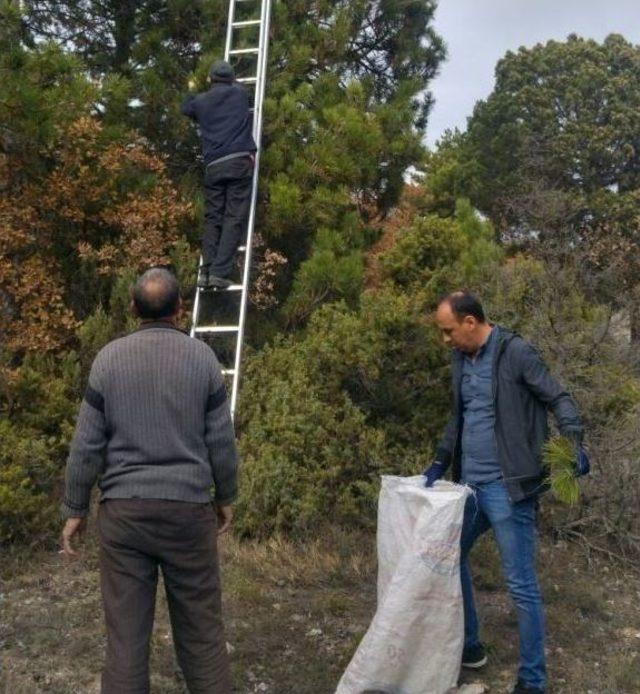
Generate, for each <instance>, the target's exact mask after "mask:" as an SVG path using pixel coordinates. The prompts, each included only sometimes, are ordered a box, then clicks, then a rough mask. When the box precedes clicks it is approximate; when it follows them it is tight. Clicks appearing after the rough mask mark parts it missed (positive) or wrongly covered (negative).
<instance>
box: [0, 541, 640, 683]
mask: <svg viewBox="0 0 640 694" xmlns="http://www.w3.org/2000/svg"><path fill="white" fill-rule="evenodd" d="M95 542H96V540H95V537H92V536H89V537H88V538H87V541H86V543H85V546H84V551H83V556H82V559H81V560H80V561H77V562H73V563H66V562H64V561H62V560H61V558H60V557H59V556H58V555H57V554H56V553H55V552H36V553H33V552H32V553H30V554H27V553H24V554H22V555H17V556H16V557H13V558H12V559H11V560H10V562H5V563H4V566H3V570H4V572H5V575H6V576H7V577H6V578H5V580H4V582H3V583H2V586H1V587H0V658H1V659H2V669H1V670H0V692H11V693H12V694H39V693H40V692H55V693H59V694H78V693H84V692H86V693H87V694H91V693H92V692H96V693H97V692H98V691H99V677H100V668H101V663H102V657H103V649H104V628H103V621H102V607H101V603H100V594H99V590H98V569H97V560H96V550H95ZM374 552H375V538H374V537H373V536H371V535H355V534H340V533H331V534H328V535H327V536H325V537H323V538H322V539H321V540H316V541H314V542H310V543H306V544H304V545H301V544H293V543H289V542H286V541H284V540H276V541H271V542H267V543H242V542H238V541H237V540H235V539H233V538H225V539H224V540H223V542H222V547H221V555H222V561H223V582H224V596H225V606H224V609H225V617H226V625H227V641H228V648H229V650H230V652H231V657H232V662H233V669H234V681H235V685H236V689H235V690H236V691H237V692H242V693H243V694H245V693H246V694H249V693H254V692H267V693H271V694H294V693H295V694H331V692H333V691H334V689H335V685H336V683H337V681H338V680H339V678H340V675H341V674H342V672H343V671H344V668H345V667H346V665H347V663H348V662H349V660H350V658H351V656H352V655H353V652H354V650H355V648H356V647H357V645H358V643H359V640H360V639H361V638H362V636H363V634H364V632H365V631H366V628H367V626H368V624H369V621H370V619H371V617H372V615H373V612H374V610H375V579H376V567H375V556H374ZM472 561H473V570H474V574H475V581H476V585H477V587H478V591H477V602H478V610H479V613H480V616H481V618H482V620H483V638H484V640H485V643H486V645H487V648H488V651H489V656H490V660H489V664H488V665H487V667H486V668H485V669H484V670H483V671H482V672H481V673H479V674H475V675H473V676H468V675H466V674H464V675H463V678H462V682H465V683H471V682H482V683H483V684H484V685H485V686H486V687H487V691H489V692H506V691H509V687H510V686H512V684H513V679H514V675H515V668H516V664H517V638H516V620H515V615H514V611H513V609H512V607H511V604H510V602H509V599H508V597H507V596H506V594H505V591H504V586H503V583H502V578H501V576H500V569H499V562H498V558H497V555H496V552H495V548H494V545H493V543H492V542H490V541H489V540H488V539H487V540H486V541H483V542H481V543H479V546H478V547H477V548H475V550H474V554H473V555H472ZM540 571H541V578H542V583H543V590H544V595H545V601H546V606H547V622H548V632H549V638H548V654H549V669H550V681H551V685H552V686H551V687H550V689H549V691H550V692H554V693H557V694H560V693H566V694H573V693H575V694H578V693H580V694H589V693H591V694H608V693H611V694H622V693H624V692H629V693H632V692H640V656H639V655H638V653H639V651H640V580H639V577H638V574H636V573H635V572H633V571H631V570H630V569H629V568H628V567H624V566H620V565H618V564H613V563H611V562H608V561H605V560H604V559H603V558H600V557H591V558H590V559H588V558H587V557H585V555H584V552H583V551H582V550H581V549H579V548H577V547H575V546H572V545H567V544H564V543H560V544H557V543H556V544H553V543H552V542H551V541H550V540H543V542H542V545H541V551H540ZM151 652H152V654H151V668H152V673H153V676H152V691H153V692H154V694H184V693H185V692H186V688H185V687H184V683H183V681H182V679H181V675H180V672H179V669H178V668H177V666H176V663H175V658H174V655H173V644H172V639H171V631H170V628H169V621H168V616H167V609H166V602H165V599H164V595H163V591H162V586H160V587H159V595H158V612H157V618H156V625H155V628H154V633H153V638H152V648H151ZM427 656H428V654H425V657H427Z"/></svg>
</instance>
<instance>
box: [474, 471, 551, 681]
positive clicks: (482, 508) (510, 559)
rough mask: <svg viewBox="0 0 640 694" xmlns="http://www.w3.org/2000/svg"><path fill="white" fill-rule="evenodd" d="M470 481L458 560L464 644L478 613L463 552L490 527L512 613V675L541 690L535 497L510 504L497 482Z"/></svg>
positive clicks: (541, 636)
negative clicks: (515, 635)
mask: <svg viewBox="0 0 640 694" xmlns="http://www.w3.org/2000/svg"><path fill="white" fill-rule="evenodd" d="M470 486H471V488H472V489H473V491H474V494H473V495H471V496H469V498H468V499H467V503H466V506H465V510H464V522H463V526H462V538H461V564H460V567H461V569H460V577H461V581H462V597H463V600H464V643H465V648H467V647H470V646H475V645H477V644H478V643H479V638H478V617H477V615H476V608H475V604H474V600H473V588H472V586H471V574H470V572H469V559H468V556H469V551H470V550H471V547H473V543H474V542H475V541H476V540H477V539H478V538H479V537H480V535H482V533H484V532H486V531H487V530H489V528H492V529H493V534H494V536H495V539H496V542H497V544H498V550H499V552H500V559H501V561H502V571H503V573H504V577H505V581H506V583H507V587H508V589H509V594H510V595H511V597H512V599H513V601H514V603H515V606H516V610H517V613H518V629H519V633H520V669H519V671H518V679H519V680H521V681H522V682H524V683H526V684H528V685H529V686H531V687H538V688H540V689H544V688H545V686H546V666H545V655H544V609H543V606H542V596H541V594H540V588H539V587H538V580H537V578H536V567H535V553H536V527H535V521H536V510H535V500H534V499H526V500H524V501H519V502H517V503H515V504H512V503H511V502H510V501H509V497H508V495H507V490H506V488H505V486H504V484H503V483H502V482H489V483H487V484H478V485H470Z"/></svg>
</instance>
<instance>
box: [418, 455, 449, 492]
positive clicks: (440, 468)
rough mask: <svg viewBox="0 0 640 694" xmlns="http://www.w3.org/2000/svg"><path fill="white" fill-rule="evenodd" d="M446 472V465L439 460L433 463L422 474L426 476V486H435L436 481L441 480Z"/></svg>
mask: <svg viewBox="0 0 640 694" xmlns="http://www.w3.org/2000/svg"><path fill="white" fill-rule="evenodd" d="M444 473H445V467H444V465H443V464H442V463H439V462H438V461H437V460H436V461H435V463H432V464H431V466H430V467H428V468H427V469H426V470H425V471H424V472H423V473H422V474H423V475H424V477H425V480H424V486H425V487H433V485H434V483H435V482H436V481H437V480H439V479H440V478H441V477H442V476H443V475H444Z"/></svg>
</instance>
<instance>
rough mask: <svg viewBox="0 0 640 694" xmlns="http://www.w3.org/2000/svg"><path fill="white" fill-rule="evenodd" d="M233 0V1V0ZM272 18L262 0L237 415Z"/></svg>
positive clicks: (233, 402) (236, 365)
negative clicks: (254, 148) (253, 159)
mask: <svg viewBox="0 0 640 694" xmlns="http://www.w3.org/2000/svg"><path fill="white" fill-rule="evenodd" d="M232 1H233V0H232ZM270 20H271V0H262V7H261V13H260V38H259V42H258V46H259V48H260V51H259V53H258V65H257V80H256V87H255V89H256V92H255V99H254V109H253V136H254V140H255V142H256V147H257V150H256V155H255V166H254V170H253V183H252V189H251V207H250V213H249V220H248V224H247V241H246V244H245V245H246V251H245V258H244V272H243V277H242V296H241V298H240V319H239V321H238V334H237V337H236V354H235V361H234V374H233V385H232V388H231V416H232V417H234V415H235V409H236V403H237V399H238V387H239V383H240V364H241V358H242V345H243V341H244V326H245V321H246V316H247V306H248V303H249V282H250V277H249V275H250V269H251V254H252V250H253V249H252V246H253V230H254V226H255V217H256V207H257V200H258V179H259V172H260V152H261V149H262V147H261V140H262V104H263V101H264V92H265V83H266V75H267V56H268V48H269V24H270Z"/></svg>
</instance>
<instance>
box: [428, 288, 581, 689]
mask: <svg viewBox="0 0 640 694" xmlns="http://www.w3.org/2000/svg"><path fill="white" fill-rule="evenodd" d="M436 322H437V324H438V327H439V328H440V330H441V331H442V335H443V339H444V342H445V344H447V345H448V346H450V347H452V348H453V373H452V384H453V396H454V404H453V415H452V417H451V420H450V421H449V424H448V426H447V429H446V432H445V435H444V438H443V440H442V442H441V443H440V445H439V446H438V449H437V452H436V462H434V463H433V464H432V465H431V467H430V468H428V469H427V470H426V471H425V477H426V485H427V486H430V485H432V484H433V483H434V482H435V481H436V480H437V479H439V478H440V477H442V476H443V474H444V473H445V471H446V469H447V468H448V467H449V465H452V466H453V480H454V481H455V482H462V483H465V484H468V485H469V486H470V487H471V488H472V490H473V492H474V493H473V494H472V495H471V496H470V497H469V499H468V501H467V506H466V508H465V517H464V523H463V528H462V539H461V582H462V595H463V600H464V630H465V642H464V652H463V658H462V665H463V666H464V667H470V668H479V667H482V666H483V665H484V664H485V663H486V662H487V656H486V654H485V651H484V648H483V646H482V644H481V643H480V640H479V635H478V620H477V616H476V610H475V605H474V600H473V591H472V585H471V575H470V573H469V563H468V556H469V551H470V549H471V547H472V546H473V544H474V542H475V541H476V540H477V539H478V537H480V535H482V534H483V533H484V532H486V531H487V530H489V529H490V528H491V529H492V530H493V533H494V536H495V539H496V542H497V543H498V549H499V551H500V557H501V560H502V568H503V572H504V575H505V580H506V583H507V586H508V589H509V592H510V594H511V597H512V598H513V600H514V602H515V605H516V609H517V613H518V626H519V634H520V669H519V672H518V682H517V684H516V686H515V688H514V690H513V692H514V694H542V693H543V692H544V691H545V687H546V665H545V653H544V644H545V639H544V611H543V605H542V597H541V594H540V589H539V586H538V580H537V577H536V569H535V535H536V499H537V497H538V495H539V494H540V493H541V492H542V491H543V490H544V489H545V474H544V470H543V468H542V463H541V459H542V447H543V444H544V442H545V440H546V438H547V435H548V429H547V412H548V410H551V411H552V412H553V415H554V416H555V419H556V421H557V423H558V427H559V429H560V432H561V433H562V434H563V435H565V436H567V437H569V438H571V439H572V440H574V441H575V443H576V454H577V457H576V464H578V463H579V462H581V461H583V458H582V457H581V449H580V441H581V439H582V431H583V429H582V423H581V421H580V417H579V416H578V412H577V410H576V406H575V404H574V402H573V400H572V399H571V397H570V396H569V394H568V393H567V392H566V391H565V389H564V388H563V387H562V386H561V385H560V384H559V383H558V381H556V380H555V379H554V378H553V377H552V376H551V375H550V373H549V371H548V370H547V367H546V366H545V364H544V363H543V361H542V359H541V358H540V356H539V355H538V353H537V352H536V351H535V350H534V348H533V347H531V345H529V344H527V343H526V342H525V341H524V340H523V339H522V338H521V337H519V336H518V335H516V334H514V333H512V332H509V331H508V330H505V329H504V328H501V327H499V326H494V325H491V324H490V323H488V322H487V320H486V318H485V314H484V311H483V308H482V305H481V304H480V302H479V301H478V300H477V299H476V298H475V297H474V296H473V295H471V294H469V293H467V292H455V293H453V294H451V295H449V296H447V297H446V298H445V299H443V300H442V301H441V302H440V304H439V306H438V310H437V313H436ZM579 472H585V471H584V470H580V471H579Z"/></svg>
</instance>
